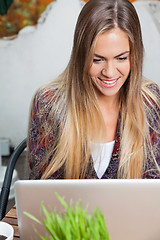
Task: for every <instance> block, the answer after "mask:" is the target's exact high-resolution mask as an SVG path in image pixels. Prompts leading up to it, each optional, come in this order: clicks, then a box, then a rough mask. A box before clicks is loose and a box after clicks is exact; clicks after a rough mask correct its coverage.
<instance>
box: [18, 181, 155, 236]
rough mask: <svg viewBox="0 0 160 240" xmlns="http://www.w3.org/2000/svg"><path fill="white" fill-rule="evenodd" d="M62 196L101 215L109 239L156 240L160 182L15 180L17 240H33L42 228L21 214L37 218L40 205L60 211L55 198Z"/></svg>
mask: <svg viewBox="0 0 160 240" xmlns="http://www.w3.org/2000/svg"><path fill="white" fill-rule="evenodd" d="M55 192H57V193H58V194H59V195H60V196H64V197H65V200H66V202H67V203H69V202H70V200H71V199H72V201H73V206H74V205H75V202H76V201H81V202H82V205H83V207H86V206H87V205H88V210H89V211H90V212H92V210H93V208H94V207H95V206H97V207H98V208H99V209H101V211H102V212H103V215H104V217H105V220H106V225H107V229H108V232H109V235H110V238H111V240H160V180H154V179H153V180H150V179H140V180H127V179H125V180H122V179H120V180H116V179H114V180H110V179H99V180H96V179H93V180H90V179H88V180H19V181H17V182H16V183H15V201H16V207H17V216H18V225H19V231H20V239H21V240H30V239H37V233H36V232H35V229H36V230H37V231H38V232H39V233H44V232H43V230H42V227H41V226H40V225H38V224H36V223H35V222H34V221H33V220H31V219H30V218H28V217H27V216H25V215H24V213H23V212H24V211H27V212H28V213H31V214H32V215H34V216H35V217H37V218H38V219H41V214H40V205H41V202H43V203H44V205H45V206H46V207H47V208H48V209H51V208H52V209H56V212H57V213H60V212H61V211H62V210H64V207H62V206H61V204H60V202H59V200H58V199H57V197H56V196H55Z"/></svg>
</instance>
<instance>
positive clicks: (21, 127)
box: [0, 0, 160, 145]
mask: <svg viewBox="0 0 160 240" xmlns="http://www.w3.org/2000/svg"><path fill="white" fill-rule="evenodd" d="M143 3H144V2H143ZM143 3H142V2H135V3H134V4H135V6H136V9H137V11H138V14H139V16H140V20H141V23H142V32H143V36H144V44H145V49H146V56H145V64H144V74H145V76H146V77H149V78H151V79H152V80H154V81H156V82H157V83H158V84H159V85H160V78H159V73H158V70H159V62H160V60H159V59H160V46H159V45H160V44H159V43H160V32H158V30H157V29H156V27H155V24H154V23H153V19H152V17H149V16H148V13H147V11H148V10H146V8H145V7H144V5H143ZM158 3H159V4H160V2H158ZM81 8H82V4H81V3H80V1H79V0H57V1H55V2H53V3H52V4H50V5H49V7H48V9H47V11H46V12H45V14H43V16H42V18H41V19H40V22H39V24H38V25H37V26H36V27H27V28H25V29H24V30H22V31H21V32H20V34H19V35H18V37H17V38H16V39H15V40H12V41H0V83H1V86H0V138H2V137H5V138H9V139H11V142H12V144H13V145H17V144H18V143H19V142H20V141H21V140H22V139H23V138H24V137H25V136H26V134H27V123H28V112H29V105H30V101H31V98H32V96H33V94H34V92H35V90H36V89H37V88H38V87H39V86H40V85H41V84H43V83H44V82H47V81H49V80H51V79H53V78H55V77H56V76H57V75H58V74H60V73H61V72H62V71H63V70H64V68H65V66H66V64H67V62H68V60H69V56H70V52H71V47H72V40H73V32H74V28H75V23H76V19H77V17H78V14H79V12H80V10H81Z"/></svg>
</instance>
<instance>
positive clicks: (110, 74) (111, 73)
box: [102, 63, 116, 78]
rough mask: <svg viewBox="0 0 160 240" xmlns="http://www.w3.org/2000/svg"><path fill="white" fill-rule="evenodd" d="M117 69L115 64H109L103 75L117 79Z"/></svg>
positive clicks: (105, 67)
mask: <svg viewBox="0 0 160 240" xmlns="http://www.w3.org/2000/svg"><path fill="white" fill-rule="evenodd" d="M115 72H116V67H115V66H114V63H107V64H105V66H104V67H103V69H102V75H103V76H105V77H107V78H113V77H115Z"/></svg>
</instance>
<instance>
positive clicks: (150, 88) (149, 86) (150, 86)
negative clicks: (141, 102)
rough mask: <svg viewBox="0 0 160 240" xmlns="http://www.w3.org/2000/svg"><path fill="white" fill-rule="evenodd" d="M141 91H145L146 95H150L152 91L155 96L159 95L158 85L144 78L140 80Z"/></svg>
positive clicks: (159, 88)
mask: <svg viewBox="0 0 160 240" xmlns="http://www.w3.org/2000/svg"><path fill="white" fill-rule="evenodd" d="M142 92H145V93H146V94H148V95H151V93H152V94H153V95H155V96H160V87H159V86H158V84H156V83H154V82H152V81H150V80H146V79H144V80H143V82H142ZM150 97H151V96H150Z"/></svg>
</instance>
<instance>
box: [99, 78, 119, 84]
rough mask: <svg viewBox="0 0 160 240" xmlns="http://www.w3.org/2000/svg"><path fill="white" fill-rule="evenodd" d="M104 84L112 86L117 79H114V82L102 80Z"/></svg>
mask: <svg viewBox="0 0 160 240" xmlns="http://www.w3.org/2000/svg"><path fill="white" fill-rule="evenodd" d="M102 81H103V82H104V83H107V84H113V83H115V82H116V81H117V79H115V80H113V81H104V80H102Z"/></svg>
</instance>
